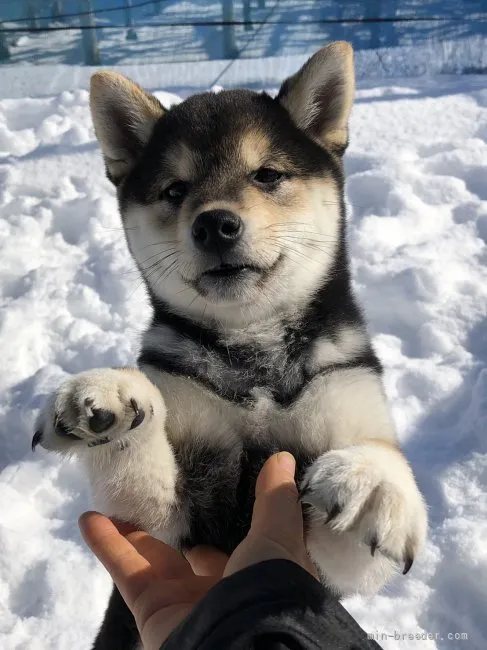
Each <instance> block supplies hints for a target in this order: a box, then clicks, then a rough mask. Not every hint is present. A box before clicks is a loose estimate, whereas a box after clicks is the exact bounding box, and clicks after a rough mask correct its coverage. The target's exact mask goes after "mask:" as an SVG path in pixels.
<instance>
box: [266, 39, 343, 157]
mask: <svg viewBox="0 0 487 650" xmlns="http://www.w3.org/2000/svg"><path fill="white" fill-rule="evenodd" d="M354 91H355V75H354V69H353V50H352V46H351V45H350V44H349V43H345V42H344V41H337V42H336V43H331V44H330V45H327V46H326V47H323V48H321V50H319V51H318V52H316V54H314V55H313V56H312V57H311V59H309V61H307V63H305V64H304V66H303V67H302V68H301V70H299V72H297V73H296V74H295V75H293V76H292V77H289V79H286V81H285V82H284V83H283V84H282V86H281V90H280V91H279V94H278V96H277V99H278V100H279V101H280V103H281V104H282V105H283V106H284V108H286V110H287V111H288V112H289V114H290V115H291V117H292V119H293V121H294V123H295V124H296V125H297V126H298V127H299V128H300V129H302V130H303V131H306V133H307V134H308V135H309V136H310V137H312V138H313V139H314V140H316V141H317V142H318V143H319V144H321V145H322V146H323V147H325V148H327V149H330V150H332V151H334V152H335V153H338V154H342V153H343V152H344V151H345V149H346V147H347V144H348V118H349V116H350V111H351V109H352V103H353V95H354Z"/></svg>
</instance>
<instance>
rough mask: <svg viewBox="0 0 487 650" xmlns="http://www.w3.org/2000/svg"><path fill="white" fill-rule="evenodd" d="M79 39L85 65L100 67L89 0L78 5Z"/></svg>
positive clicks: (93, 16) (91, 5) (91, 7)
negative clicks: (81, 43)
mask: <svg viewBox="0 0 487 650" xmlns="http://www.w3.org/2000/svg"><path fill="white" fill-rule="evenodd" d="M80 13H81V14H83V15H81V16H80V22H81V26H82V27H83V28H84V29H82V30H81V38H82V41H83V50H84V53H85V65H100V53H99V51H98V43H97V39H96V29H95V15H94V14H93V4H92V2H91V0H83V1H82V2H81V5H80Z"/></svg>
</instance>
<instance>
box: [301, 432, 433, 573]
mask: <svg viewBox="0 0 487 650" xmlns="http://www.w3.org/2000/svg"><path fill="white" fill-rule="evenodd" d="M301 498H302V501H303V502H305V503H309V504H311V505H312V506H314V508H315V509H316V511H317V513H319V515H320V516H321V517H322V519H323V522H324V524H327V525H328V526H330V527H331V529H332V530H333V531H334V532H335V533H344V532H345V531H350V530H355V531H356V532H357V535H358V538H359V540H360V541H361V542H363V543H365V544H367V545H368V546H369V547H370V552H371V554H372V556H374V555H375V553H376V551H379V552H381V553H382V554H383V555H385V556H386V557H387V558H389V559H391V560H393V561H394V562H397V563H400V564H401V565H402V566H403V573H407V572H408V571H409V569H410V568H411V566H412V564H413V560H414V557H415V556H416V554H417V552H418V550H419V549H420V547H421V546H422V544H423V542H424V540H425V538H426V531H427V514H426V506H425V504H424V500H423V497H422V496H421V493H420V492H419V490H418V487H417V485H416V482H415V480H414V476H413V474H412V471H411V469H410V467H409V465H408V463H407V461H406V459H405V458H404V456H403V455H402V454H401V452H400V451H399V450H398V449H396V448H395V447H393V446H392V445H391V446H389V445H388V444H387V443H380V444H366V445H361V446H354V447H348V448H346V449H339V450H334V451H330V452H328V453H326V454H323V455H322V456H320V457H319V458H318V459H317V460H316V461H315V462H314V463H313V465H312V466H311V467H310V468H309V469H308V470H307V472H306V474H305V476H304V479H303V483H302V486H301Z"/></svg>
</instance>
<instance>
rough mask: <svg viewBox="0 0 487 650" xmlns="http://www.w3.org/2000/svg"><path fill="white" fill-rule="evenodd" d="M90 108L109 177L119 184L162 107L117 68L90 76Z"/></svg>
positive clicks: (147, 139) (146, 139)
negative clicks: (113, 70) (114, 70)
mask: <svg viewBox="0 0 487 650" xmlns="http://www.w3.org/2000/svg"><path fill="white" fill-rule="evenodd" d="M90 108H91V117H92V119H93V124H94V127H95V134H96V137H97V138H98V142H99V143H100V146H101V149H102V151H103V157H104V159H105V165H106V168H107V175H108V178H109V179H110V180H111V181H112V182H113V183H114V184H115V185H118V184H119V183H120V182H121V181H122V180H123V179H124V178H125V176H126V175H127V174H128V173H129V171H130V170H131V169H132V167H133V166H134V164H135V162H136V160H137V158H138V157H139V156H140V154H141V152H142V150H143V148H144V147H145V145H146V144H147V143H148V141H149V138H150V136H151V134H152V131H153V129H154V126H155V124H156V122H157V121H158V120H159V118H161V117H162V115H164V108H163V107H162V105H161V103H160V102H159V100H158V99H157V98H156V97H154V95H151V94H150V93H147V92H146V91H145V90H142V88H140V86H138V85H137V84H135V83H134V82H133V81H130V79H127V77H124V76H123V75H121V74H118V72H96V73H95V74H94V75H93V76H92V77H91V84H90Z"/></svg>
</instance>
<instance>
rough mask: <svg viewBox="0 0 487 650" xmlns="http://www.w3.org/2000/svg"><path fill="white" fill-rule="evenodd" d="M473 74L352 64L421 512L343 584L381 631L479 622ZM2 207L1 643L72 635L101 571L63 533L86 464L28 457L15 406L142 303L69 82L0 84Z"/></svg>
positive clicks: (105, 347) (58, 644)
mask: <svg viewBox="0 0 487 650" xmlns="http://www.w3.org/2000/svg"><path fill="white" fill-rule="evenodd" d="M483 84H484V80H483V79H480V78H475V77H471V78H469V79H468V80H465V79H462V78H458V79H455V80H449V79H445V78H443V79H441V78H438V79H429V80H428V79H422V80H418V81H414V80H408V81H402V82H401V81H396V82H394V83H393V82H392V81H391V80H388V81H387V83H383V82H381V83H375V84H372V83H370V82H369V83H367V82H363V83H362V84H361V85H360V86H359V90H358V97H357V104H356V107H355V110H354V114H353V120H352V133H351V143H352V144H351V147H350V150H349V152H348V153H347V155H346V167H347V171H348V186H347V187H348V200H349V207H350V210H349V212H350V240H351V252H352V257H353V267H354V278H355V285H356V289H357V292H358V294H359V296H360V298H361V299H362V301H363V303H364V304H365V307H366V312H367V315H368V317H369V321H370V327H371V330H372V332H373V334H374V342H375V345H376V348H377V350H378V352H379V354H380V356H381V358H382V359H383V361H384V364H385V368H386V389H387V392H388V395H389V397H390V399H391V403H392V408H393V413H394V417H395V420H396V422H397V426H398V430H399V433H400V436H401V440H402V443H403V445H404V449H405V451H406V453H407V455H408V457H409V458H410V460H411V463H412V465H413V468H414V470H415V472H416V474H417V476H418V480H419V481H420V484H421V487H422V489H423V490H424V493H425V495H426V497H427V500H428V504H429V508H430V517H431V530H430V536H429V542H428V545H427V548H426V550H425V552H424V553H423V554H422V556H421V557H420V558H418V559H417V561H416V563H415V565H414V567H413V569H412V571H411V573H410V575H408V577H407V578H403V577H402V576H401V577H398V578H397V580H396V582H395V583H394V584H393V585H392V586H390V587H389V588H388V589H387V590H386V591H385V592H384V593H382V594H380V595H378V596H376V597H375V598H372V599H369V600H363V599H359V598H353V599H350V600H349V601H348V602H347V606H348V607H349V609H350V611H351V612H352V613H353V614H354V615H355V616H356V617H357V618H358V619H359V621H360V623H361V624H362V625H363V626H364V627H365V628H366V629H367V630H369V631H370V632H371V633H372V634H374V635H376V636H375V638H377V639H378V640H379V643H380V644H381V645H383V647H384V648H386V649H388V650H392V649H395V650H399V649H401V650H406V649H410V648H417V649H419V648H421V650H426V649H428V650H430V649H431V650H441V649H445V650H446V649H447V648H448V649H452V648H455V649H456V648H461V647H468V648H473V649H475V648H478V649H480V648H482V647H485V643H486V639H487V621H486V619H485V610H486V604H487V602H486V601H487V597H486V590H485V585H486V584H487V545H486V544H485V540H486V539H487V491H486V485H487V443H486V438H485V432H486V428H487V427H486V425H487V421H486V420H487V184H486V181H485V179H486V178H487V175H486V172H487V169H486V162H485V161H486V160H487V94H486V91H485V90H484V89H483V88H482V86H483ZM159 96H160V98H161V99H162V100H163V102H166V103H172V102H173V101H177V98H176V97H174V96H171V95H168V94H165V93H159ZM0 214H1V220H0V278H1V282H0V292H1V301H2V311H1V317H0V354H1V356H0V358H1V359H2V373H1V375H0V503H1V504H2V508H1V511H0V547H1V548H2V553H1V554H0V603H1V608H2V616H1V617H0V646H1V647H2V648H3V649H4V650H14V649H15V650H19V649H21V648H29V650H45V649H46V648H50V649H52V650H65V649H66V648H68V647H74V648H76V649H77V650H83V649H88V648H89V647H90V642H91V639H92V637H93V635H94V633H95V630H96V627H97V626H98V624H99V622H100V619H101V616H102V614H103V610H104V607H105V604H106V599H107V596H108V592H109V589H110V581H109V579H108V577H107V576H106V575H105V573H104V571H103V570H102V569H101V568H100V566H98V565H97V563H96V562H95V560H94V559H93V557H92V556H91V555H90V553H89V552H88V551H87V550H86V548H85V547H84V545H83V543H82V541H81V539H80V535H79V533H78V528H77V518H78V516H79V514H80V513H81V512H82V511H83V510H85V509H86V508H88V507H89V494H88V490H87V485H86V481H85V479H84V477H83V476H82V474H81V471H80V470H79V468H78V467H77V465H76V464H73V463H70V462H60V461H59V460H58V459H56V458H54V457H52V456H50V455H47V454H44V453H43V452H42V451H41V452H40V453H39V455H38V456H36V458H35V459H34V458H33V457H32V456H31V452H30V440H31V435H32V424H33V421H34V418H35V414H36V409H37V408H38V407H39V404H40V403H41V402H42V399H43V396H44V395H45V394H47V393H48V392H49V391H50V390H52V388H53V387H55V386H56V385H57V384H58V383H59V381H60V380H61V379H62V377H63V376H65V375H66V374H69V373H76V372H79V371H80V370H83V369H86V368H90V367H94V366H113V365H125V364H129V363H133V362H134V359H135V356H136V352H137V347H138V339H139V335H140V332H141V331H142V330H143V327H144V323H145V320H146V319H147V318H148V316H149V309H148V305H147V303H146V301H145V298H144V294H143V291H142V288H141V281H140V278H139V277H138V275H137V273H136V271H135V269H134V266H133V264H132V262H131V261H130V256H129V254H128V251H127V247H126V244H125V240H124V236H123V231H122V229H121V224H120V220H119V217H118V214H117V209H116V203H115V199H114V192H113V189H112V187H111V186H110V184H109V183H108V181H107V180H106V179H105V177H104V170H103V165H102V161H101V157H100V155H99V153H98V148H97V145H96V143H95V140H94V135H93V132H92V128H91V125H90V119H89V112H88V95H87V93H86V91H84V90H79V91H74V92H63V93H61V94H59V95H57V96H54V97H52V96H51V97H48V98H44V99H21V100H15V99H9V100H7V99H6V100H3V101H0ZM75 613H76V614H75ZM461 634H463V635H465V634H466V635H468V640H465V637H463V639H464V640H458V639H461V638H462V637H454V636H449V635H461ZM401 635H402V637H401ZM409 635H412V636H413V637H414V635H419V637H418V638H416V639H415V638H410V637H409ZM421 635H423V636H421Z"/></svg>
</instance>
